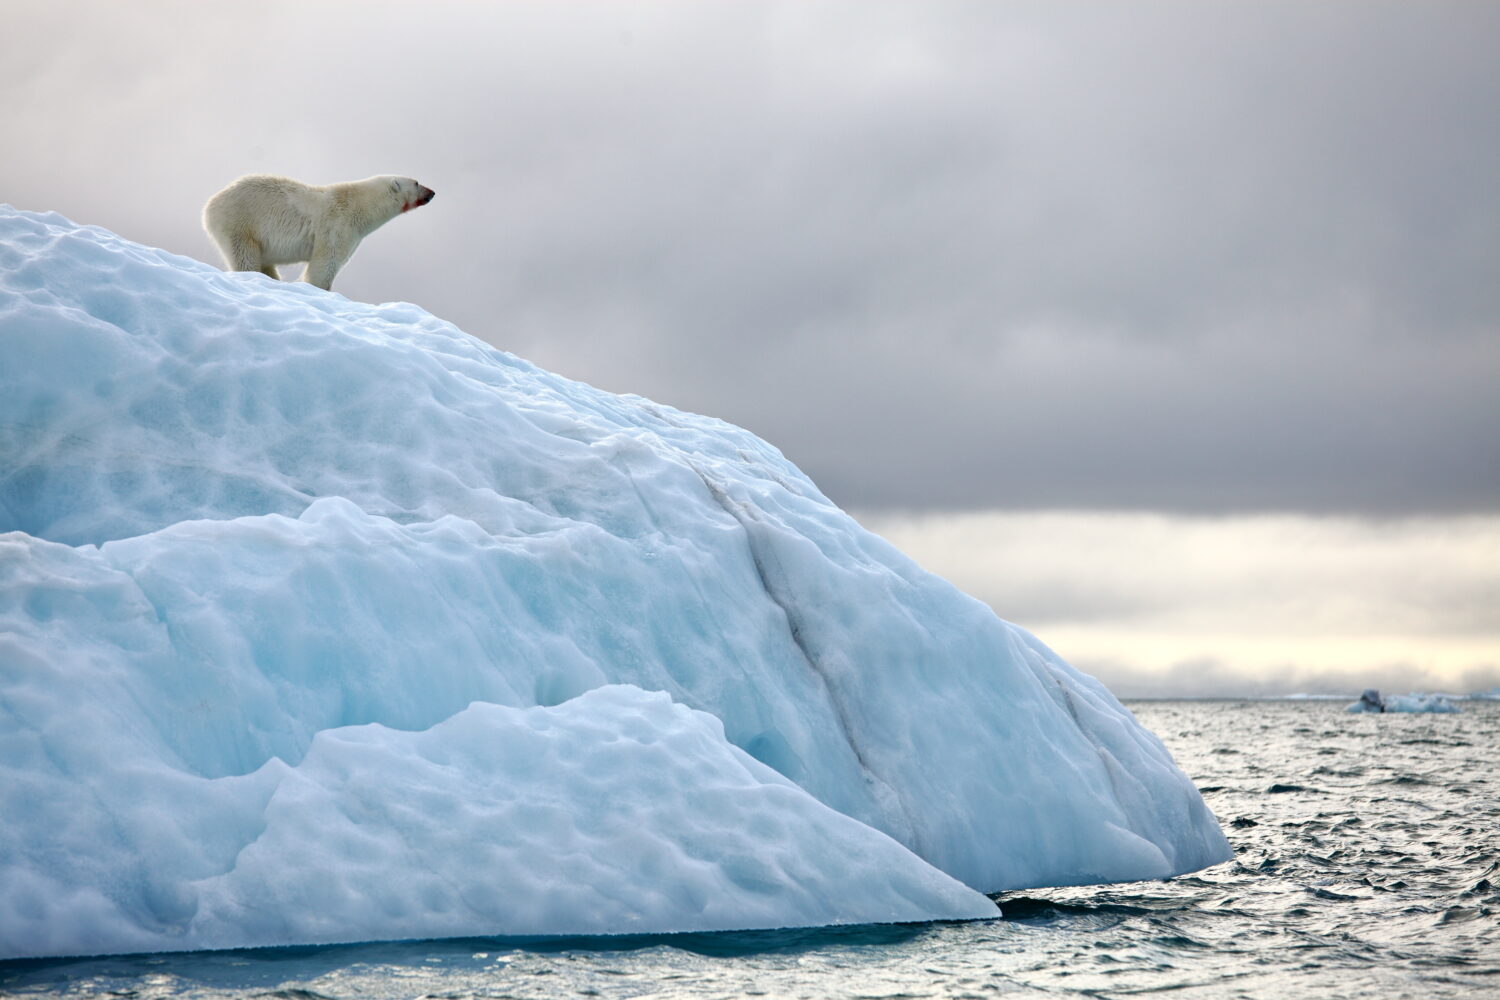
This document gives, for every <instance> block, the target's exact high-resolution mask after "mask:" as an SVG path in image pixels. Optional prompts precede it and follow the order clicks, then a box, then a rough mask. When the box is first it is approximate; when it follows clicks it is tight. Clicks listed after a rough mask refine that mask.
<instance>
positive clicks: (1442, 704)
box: [1345, 688, 1462, 713]
mask: <svg viewBox="0 0 1500 1000" xmlns="http://www.w3.org/2000/svg"><path fill="white" fill-rule="evenodd" d="M1457 698H1458V696H1457V695H1451V694H1437V693H1432V694H1429V693H1424V692H1421V691H1413V692H1411V693H1410V694H1392V695H1386V696H1385V697H1381V695H1380V692H1379V691H1377V690H1375V689H1374V688H1366V689H1365V690H1364V691H1363V692H1362V693H1361V694H1360V696H1359V701H1356V702H1354V703H1353V704H1351V705H1350V706H1349V707H1348V708H1346V709H1345V711H1346V712H1412V713H1416V712H1440V713H1451V712H1458V711H1462V709H1460V708H1459V707H1458V705H1457V704H1455V701H1456V700H1457Z"/></svg>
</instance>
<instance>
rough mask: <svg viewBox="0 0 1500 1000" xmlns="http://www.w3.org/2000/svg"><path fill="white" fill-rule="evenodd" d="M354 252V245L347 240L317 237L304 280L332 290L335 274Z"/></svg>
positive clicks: (303, 276) (303, 275)
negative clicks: (350, 244) (351, 245)
mask: <svg viewBox="0 0 1500 1000" xmlns="http://www.w3.org/2000/svg"><path fill="white" fill-rule="evenodd" d="M352 252H353V247H350V246H349V245H348V242H347V241H345V240H340V239H315V240H314V241H313V250H312V256H311V257H309V258H308V259H307V270H306V271H305V272H303V274H302V280H303V281H305V282H307V283H308V284H309V285H317V286H318V287H319V288H321V289H323V290H324V291H332V290H333V279H334V276H335V275H337V274H338V273H339V268H341V267H343V266H344V262H345V261H347V260H348V259H349V255H350V254H351V253H352Z"/></svg>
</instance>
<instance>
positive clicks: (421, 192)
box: [383, 177, 437, 212]
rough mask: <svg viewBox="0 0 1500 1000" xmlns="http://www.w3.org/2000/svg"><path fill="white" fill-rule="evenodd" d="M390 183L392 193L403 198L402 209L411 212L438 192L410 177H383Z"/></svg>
mask: <svg viewBox="0 0 1500 1000" xmlns="http://www.w3.org/2000/svg"><path fill="white" fill-rule="evenodd" d="M383 179H384V180H386V181H388V182H389V183H390V188H391V194H392V195H393V196H395V197H396V198H399V199H400V200H401V211H403V212H410V211H411V210H412V209H414V208H421V207H422V206H423V205H425V204H427V203H428V202H429V201H431V200H432V196H433V195H435V194H436V193H437V192H436V191H434V190H432V188H430V187H423V186H422V185H421V184H418V183H417V182H416V181H414V180H412V179H411V178H410V177H387V178H383Z"/></svg>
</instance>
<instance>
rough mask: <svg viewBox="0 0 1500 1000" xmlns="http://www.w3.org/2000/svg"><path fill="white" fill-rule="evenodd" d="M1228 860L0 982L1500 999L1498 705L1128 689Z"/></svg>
mask: <svg viewBox="0 0 1500 1000" xmlns="http://www.w3.org/2000/svg"><path fill="white" fill-rule="evenodd" d="M1131 708H1132V709H1133V710H1134V711H1135V713H1136V715H1137V716H1138V717H1139V718H1140V719H1141V721H1142V722H1143V723H1145V724H1146V725H1147V726H1148V727H1150V728H1151V729H1152V730H1153V731H1155V732H1156V733H1157V734H1158V735H1159V736H1161V738H1162V739H1163V740H1164V741H1165V742H1166V744H1167V746H1168V747H1169V748H1170V749H1171V751H1172V753H1173V755H1174V756H1175V757H1176V759H1177V761H1178V763H1179V764H1181V765H1182V767H1183V768H1184V770H1186V771H1187V772H1188V774H1189V775H1191V776H1192V778H1193V779H1194V781H1195V782H1196V783H1197V784H1198V786H1199V787H1200V788H1201V789H1202V790H1203V792H1204V794H1205V797H1206V798H1207V800H1208V802H1209V804H1210V806H1212V807H1213V809H1214V811H1215V813H1216V814H1217V815H1218V816H1219V818H1220V820H1221V821H1222V822H1223V824H1224V829H1225V832H1226V833H1227V834H1228V835H1229V838H1230V840H1231V842H1232V843H1233V844H1234V847H1235V851H1236V858H1235V860H1234V861H1231V862H1228V863H1225V864H1222V865H1218V866H1216V867H1214V868H1211V869H1208V870H1207V871H1204V872H1200V873H1198V874H1196V875H1192V876H1186V877H1181V878H1176V879H1172V880H1169V881H1164V882H1147V883H1132V884H1128V885H1114V886H1090V887H1083V888H1073V889H1036V890H1029V891H1023V892H1010V893H1004V894H1001V895H1000V896H998V897H997V899H998V901H999V903H1000V905H1001V908H1002V909H1003V911H1004V916H1003V917H1002V918H1001V919H998V920H993V921H986V922H982V923H953V924H917V925H896V926H890V925H886V926H862V927H851V928H840V929H832V930H802V931H769V932H756V933H730V934H688V935H668V936H654V937H631V938H570V939H515V938H509V939H496V938H484V939H478V938H471V939H462V940H448V941H424V942H407V943H397V944H370V945H356V946H341V947H318V948H277V949H261V950H251V951H232V952H207V953H194V954H165V955H144V956H128V957H122V958H93V959H83V960H36V961H21V962H8V963H0V995H4V996H67V997H83V996H88V997H96V996H115V997H131V998H157V997H195V998H196V997H235V998H249V997H264V998H287V1000H317V998H320V997H329V998H372V1000H373V998H398V997H399V998H408V997H444V998H469V997H475V998H491V997H493V998H500V997H526V998H530V997H572V996H597V997H621V998H624V997H735V996H771V997H813V998H821V997H869V998H899V997H984V996H1006V997H1059V996H1062V997H1070V996H1080V997H1127V996H1138V995H1142V994H1157V993H1165V994H1169V995H1171V996H1173V997H1181V998H1189V997H1202V998H1207V997H1276V998H1279V1000H1280V998H1301V997H1316V998H1340V997H1381V998H1392V997H1413V998H1416V997H1423V998H1427V997H1432V998H1439V997H1475V998H1477V997H1500V703H1494V702H1491V703H1483V702H1479V703H1475V702H1468V703H1465V704H1464V712H1463V713H1462V714H1459V715H1350V714H1346V713H1345V712H1344V711H1343V708H1344V703H1343V702H1341V701H1339V702H1328V701H1304V702H1232V701H1223V702H1135V703H1132V704H1131Z"/></svg>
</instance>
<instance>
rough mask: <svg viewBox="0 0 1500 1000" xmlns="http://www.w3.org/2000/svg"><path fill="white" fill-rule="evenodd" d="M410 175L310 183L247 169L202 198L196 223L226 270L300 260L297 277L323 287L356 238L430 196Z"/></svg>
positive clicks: (267, 268) (271, 267)
mask: <svg viewBox="0 0 1500 1000" xmlns="http://www.w3.org/2000/svg"><path fill="white" fill-rule="evenodd" d="M432 195H433V192H432V189H431V188H426V187H423V186H422V185H421V184H418V183H417V182H416V181H414V180H412V179H411V178H410V177H394V176H390V175H382V176H380V177H370V178H367V179H365V180H362V181H350V182H349V183H347V184H328V185H326V186H324V187H317V186H314V185H312V184H302V183H300V182H298V181H294V180H291V179H290V178H287V177H275V176H272V175H270V174H250V175H248V176H245V177H241V178H240V179H239V180H237V181H235V182H234V183H233V184H231V185H229V186H228V187H226V188H225V189H224V190H222V191H220V192H219V193H218V194H216V195H214V196H213V197H212V198H210V199H208V204H207V205H205V206H204V208H203V228H204V229H206V230H208V235H209V236H211V237H212V238H213V241H214V242H215V243H217V244H218V245H219V250H220V251H221V252H222V253H223V254H224V263H225V266H226V267H227V268H228V269H229V270H231V271H260V272H262V273H263V274H269V275H270V276H271V277H273V278H279V277H280V275H279V274H277V273H276V266H277V265H278V264H295V263H299V262H301V261H307V269H306V270H305V271H304V272H303V274H302V280H304V281H307V282H310V283H312V284H314V285H317V286H318V287H319V288H331V287H332V286H333V277H334V275H336V274H338V273H339V268H341V267H343V266H344V263H345V262H346V261H347V260H348V259H349V258H350V257H351V256H352V255H353V253H354V250H355V248H356V247H358V246H359V241H360V240H362V239H364V238H365V237H366V236H368V235H370V234H371V233H373V232H374V231H375V230H376V229H379V228H380V227H381V226H383V225H385V224H386V223H387V222H389V221H391V220H392V219H394V218H395V217H396V216H398V215H400V214H401V213H402V212H405V211H407V210H409V209H413V208H417V207H418V206H421V205H425V204H427V203H428V202H429V201H431V200H432Z"/></svg>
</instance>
